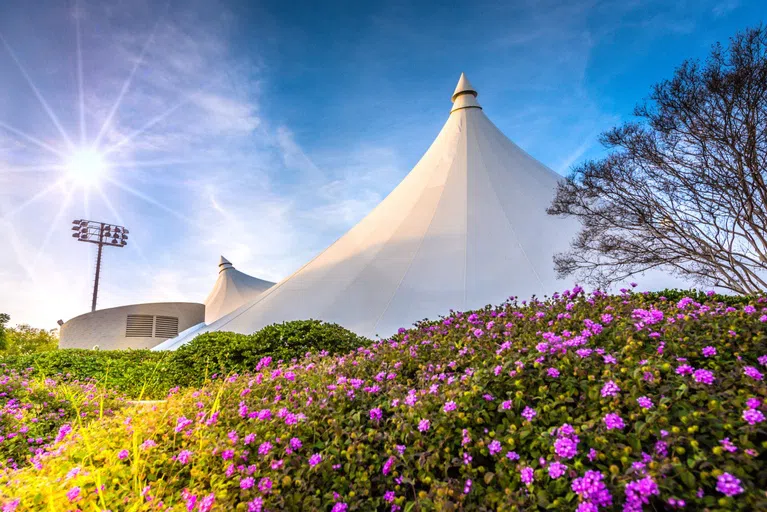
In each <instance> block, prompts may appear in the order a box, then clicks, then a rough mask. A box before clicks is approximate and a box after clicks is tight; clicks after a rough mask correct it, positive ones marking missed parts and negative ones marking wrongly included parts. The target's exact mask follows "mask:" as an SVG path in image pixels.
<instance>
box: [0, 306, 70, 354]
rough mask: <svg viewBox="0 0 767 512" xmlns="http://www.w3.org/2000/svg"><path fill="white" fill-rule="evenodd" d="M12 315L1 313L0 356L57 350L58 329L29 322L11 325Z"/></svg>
mask: <svg viewBox="0 0 767 512" xmlns="http://www.w3.org/2000/svg"><path fill="white" fill-rule="evenodd" d="M10 320H11V317H10V316H9V315H8V314H6V313H0V356H18V355H25V354H33V353H36V352H47V351H48V350H55V349H56V348H58V345H59V338H58V336H57V334H56V329H50V330H45V329H37V328H35V327H32V326H30V325H27V324H19V325H17V326H16V327H9V326H8V322H10Z"/></svg>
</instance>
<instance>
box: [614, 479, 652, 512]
mask: <svg viewBox="0 0 767 512" xmlns="http://www.w3.org/2000/svg"><path fill="white" fill-rule="evenodd" d="M625 493H626V503H625V504H624V506H623V510H624V512H642V505H647V504H649V503H650V496H657V495H659V494H660V491H659V490H658V484H656V483H655V480H653V479H652V477H649V476H646V477H644V478H642V479H640V480H635V481H633V482H629V483H628V484H627V485H626V490H625Z"/></svg>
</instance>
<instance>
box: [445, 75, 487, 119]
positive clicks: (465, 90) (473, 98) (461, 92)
mask: <svg viewBox="0 0 767 512" xmlns="http://www.w3.org/2000/svg"><path fill="white" fill-rule="evenodd" d="M451 100H452V101H453V108H452V109H451V110H450V112H455V111H456V110H461V109H463V108H479V109H481V108H482V107H480V106H479V103H478V102H477V90H476V89H475V88H474V86H473V85H471V82H469V79H468V78H466V75H465V74H464V73H461V78H459V79H458V85H456V86H455V91H453V96H452V98H451Z"/></svg>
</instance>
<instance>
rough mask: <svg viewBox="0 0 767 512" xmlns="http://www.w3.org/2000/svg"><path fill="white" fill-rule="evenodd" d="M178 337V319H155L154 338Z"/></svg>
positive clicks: (162, 317) (167, 317) (163, 317)
mask: <svg viewBox="0 0 767 512" xmlns="http://www.w3.org/2000/svg"><path fill="white" fill-rule="evenodd" d="M176 336H178V318H177V317H175V316H158V317H155V325H154V337H155V338H163V339H168V338H175V337H176Z"/></svg>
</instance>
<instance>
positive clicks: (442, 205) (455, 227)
mask: <svg viewBox="0 0 767 512" xmlns="http://www.w3.org/2000/svg"><path fill="white" fill-rule="evenodd" d="M459 119H462V118H459ZM457 129H458V130H459V132H460V136H459V137H458V140H457V141H456V142H455V148H456V150H455V156H454V158H453V160H452V162H451V165H450V167H449V169H448V172H447V173H445V174H444V175H435V176H434V180H433V181H432V182H431V185H432V186H433V188H434V189H435V190H439V191H440V197H439V204H435V208H434V209H433V210H432V213H431V215H430V217H429V219H428V221H429V222H428V224H427V225H426V226H424V227H423V229H422V231H421V236H420V240H419V246H418V250H417V251H418V252H417V254H415V255H414V257H413V259H412V263H411V265H410V266H409V268H408V269H407V273H406V274H405V276H404V277H403V279H402V280H401V282H400V283H398V287H397V290H396V293H395V294H394V295H393V296H392V297H391V301H390V303H389V304H387V307H386V309H385V310H384V311H382V312H381V313H380V314H379V319H378V320H377V322H376V325H375V331H376V332H374V333H373V334H379V335H383V336H385V335H388V334H391V333H392V332H394V331H396V329H398V328H400V327H409V326H410V325H411V324H412V322H414V321H417V320H421V319H423V318H428V317H436V316H437V315H439V314H442V313H446V312H447V311H448V310H449V309H450V308H460V307H461V306H462V304H463V300H464V288H465V267H466V264H465V261H466V251H465V248H466V130H465V126H463V123H461V124H459V126H458V127H457ZM420 221H421V219H419V222H420Z"/></svg>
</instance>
